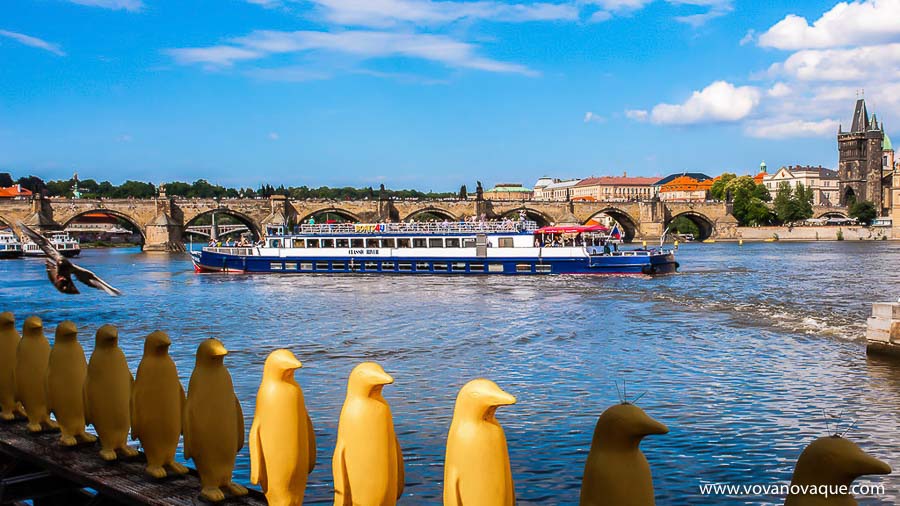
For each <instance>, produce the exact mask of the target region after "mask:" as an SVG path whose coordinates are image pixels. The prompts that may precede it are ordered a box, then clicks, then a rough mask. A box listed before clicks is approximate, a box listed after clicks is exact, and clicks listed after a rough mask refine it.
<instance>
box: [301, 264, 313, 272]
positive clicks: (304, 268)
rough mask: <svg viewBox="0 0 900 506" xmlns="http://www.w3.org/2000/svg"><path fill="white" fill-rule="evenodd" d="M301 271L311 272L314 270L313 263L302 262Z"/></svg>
mask: <svg viewBox="0 0 900 506" xmlns="http://www.w3.org/2000/svg"><path fill="white" fill-rule="evenodd" d="M300 270H301V271H311V270H313V264H312V262H300Z"/></svg>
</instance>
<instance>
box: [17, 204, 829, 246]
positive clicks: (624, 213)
mask: <svg viewBox="0 0 900 506" xmlns="http://www.w3.org/2000/svg"><path fill="white" fill-rule="evenodd" d="M521 210H524V211H525V213H526V214H527V216H528V218H529V219H531V220H534V221H536V222H537V223H538V224H539V225H542V226H543V225H551V224H556V223H572V222H577V223H587V222H588V221H590V220H591V219H592V218H595V217H597V216H600V215H604V214H605V215H608V216H610V217H611V218H613V219H614V220H616V222H618V223H619V224H620V226H621V227H622V229H623V234H624V236H625V240H626V241H631V240H635V239H638V240H640V239H647V240H651V241H652V240H655V239H658V238H659V237H660V236H661V235H662V233H663V231H664V230H665V229H666V227H667V226H668V224H669V223H670V222H671V221H672V220H674V219H675V218H677V217H679V216H684V217H686V218H688V219H690V220H691V221H692V222H694V223H695V224H696V225H697V227H698V229H699V230H700V239H706V238H721V239H734V238H736V237H737V233H738V232H737V225H738V224H737V220H735V218H734V216H732V214H731V210H730V205H728V204H725V203H722V202H664V201H659V200H654V201H646V202H580V201H508V200H484V199H469V200H452V199H450V200H387V199H372V200H354V201H349V200H348V201H338V200H290V199H287V198H285V197H283V196H280V195H277V196H273V197H271V198H269V199H185V198H180V197H165V196H164V195H163V196H160V197H157V198H154V199H102V200H95V199H57V198H52V199H48V198H34V199H32V200H0V223H5V224H7V225H9V226H11V227H12V228H13V230H14V231H15V232H17V233H18V232H19V231H18V227H17V226H16V223H17V222H19V221H22V222H24V223H25V224H27V225H29V226H32V227H35V228H37V229H39V230H41V231H45V232H49V231H53V230H62V229H64V228H65V227H66V226H68V225H69V224H70V223H72V222H73V221H75V220H76V219H78V218H79V217H81V216H83V215H85V214H89V213H96V212H102V213H105V214H108V215H113V216H116V217H118V218H121V219H123V220H125V221H127V222H129V223H131V224H132V225H133V226H134V228H135V230H136V231H138V232H139V233H140V235H141V239H142V241H143V246H144V249H145V250H147V251H180V250H183V249H184V242H185V237H186V236H187V235H188V232H191V233H197V231H198V229H202V228H203V227H198V226H196V225H195V222H198V220H200V219H201V218H203V217H207V216H210V215H217V214H220V215H221V214H224V215H229V216H232V217H234V218H235V219H236V220H237V221H239V222H240V223H242V224H244V225H245V226H246V227H247V229H249V231H250V232H251V233H252V234H253V235H254V236H256V237H259V236H261V235H262V234H263V233H264V231H265V229H266V226H267V225H281V224H288V225H290V224H296V223H300V222H305V221H307V220H308V219H309V218H310V217H317V216H321V215H323V214H325V213H330V214H332V215H337V216H340V217H342V218H343V219H345V220H349V221H354V222H377V221H382V220H391V221H394V222H396V221H400V220H402V221H408V220H411V219H412V220H416V219H419V218H422V217H429V218H437V219H447V220H451V221H456V220H461V219H464V218H468V217H473V216H478V217H480V216H482V215H485V216H487V217H488V219H499V218H504V217H511V218H518V216H519V213H520V211H521ZM822 216H844V217H846V213H845V212H844V210H843V209H841V208H834V207H821V208H820V207H816V208H815V217H817V218H818V217H822ZM233 229H234V228H232V230H233ZM208 230H209V229H208V228H207V232H206V233H207V234H208V233H209V232H208ZM201 233H202V232H201Z"/></svg>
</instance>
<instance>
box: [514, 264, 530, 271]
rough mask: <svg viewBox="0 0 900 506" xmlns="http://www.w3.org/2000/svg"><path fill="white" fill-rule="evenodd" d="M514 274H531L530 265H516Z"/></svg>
mask: <svg viewBox="0 0 900 506" xmlns="http://www.w3.org/2000/svg"><path fill="white" fill-rule="evenodd" d="M516 272H531V264H516Z"/></svg>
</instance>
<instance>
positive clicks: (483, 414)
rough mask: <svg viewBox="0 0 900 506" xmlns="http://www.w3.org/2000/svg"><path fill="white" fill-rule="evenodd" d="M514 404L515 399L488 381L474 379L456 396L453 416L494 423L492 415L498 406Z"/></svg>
mask: <svg viewBox="0 0 900 506" xmlns="http://www.w3.org/2000/svg"><path fill="white" fill-rule="evenodd" d="M515 403H516V398H515V397H513V396H512V395H510V394H508V393H506V392H504V391H503V390H502V389H501V388H500V387H498V386H497V384H496V383H494V382H493V381H491V380H489V379H483V378H480V379H474V380H472V381H470V382H468V383H466V384H465V386H463V387H462V389H460V391H459V394H458V395H457V396H456V407H455V408H454V413H455V415H454V416H462V417H466V418H472V419H478V420H485V421H488V422H490V421H495V418H494V413H495V412H496V411H497V408H499V407H500V406H509V405H512V404H515Z"/></svg>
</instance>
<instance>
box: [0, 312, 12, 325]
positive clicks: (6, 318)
mask: <svg viewBox="0 0 900 506" xmlns="http://www.w3.org/2000/svg"><path fill="white" fill-rule="evenodd" d="M15 326H16V317H15V316H13V314H12V313H11V312H9V311H4V312H2V313H0V329H8V328H11V327H15Z"/></svg>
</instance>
